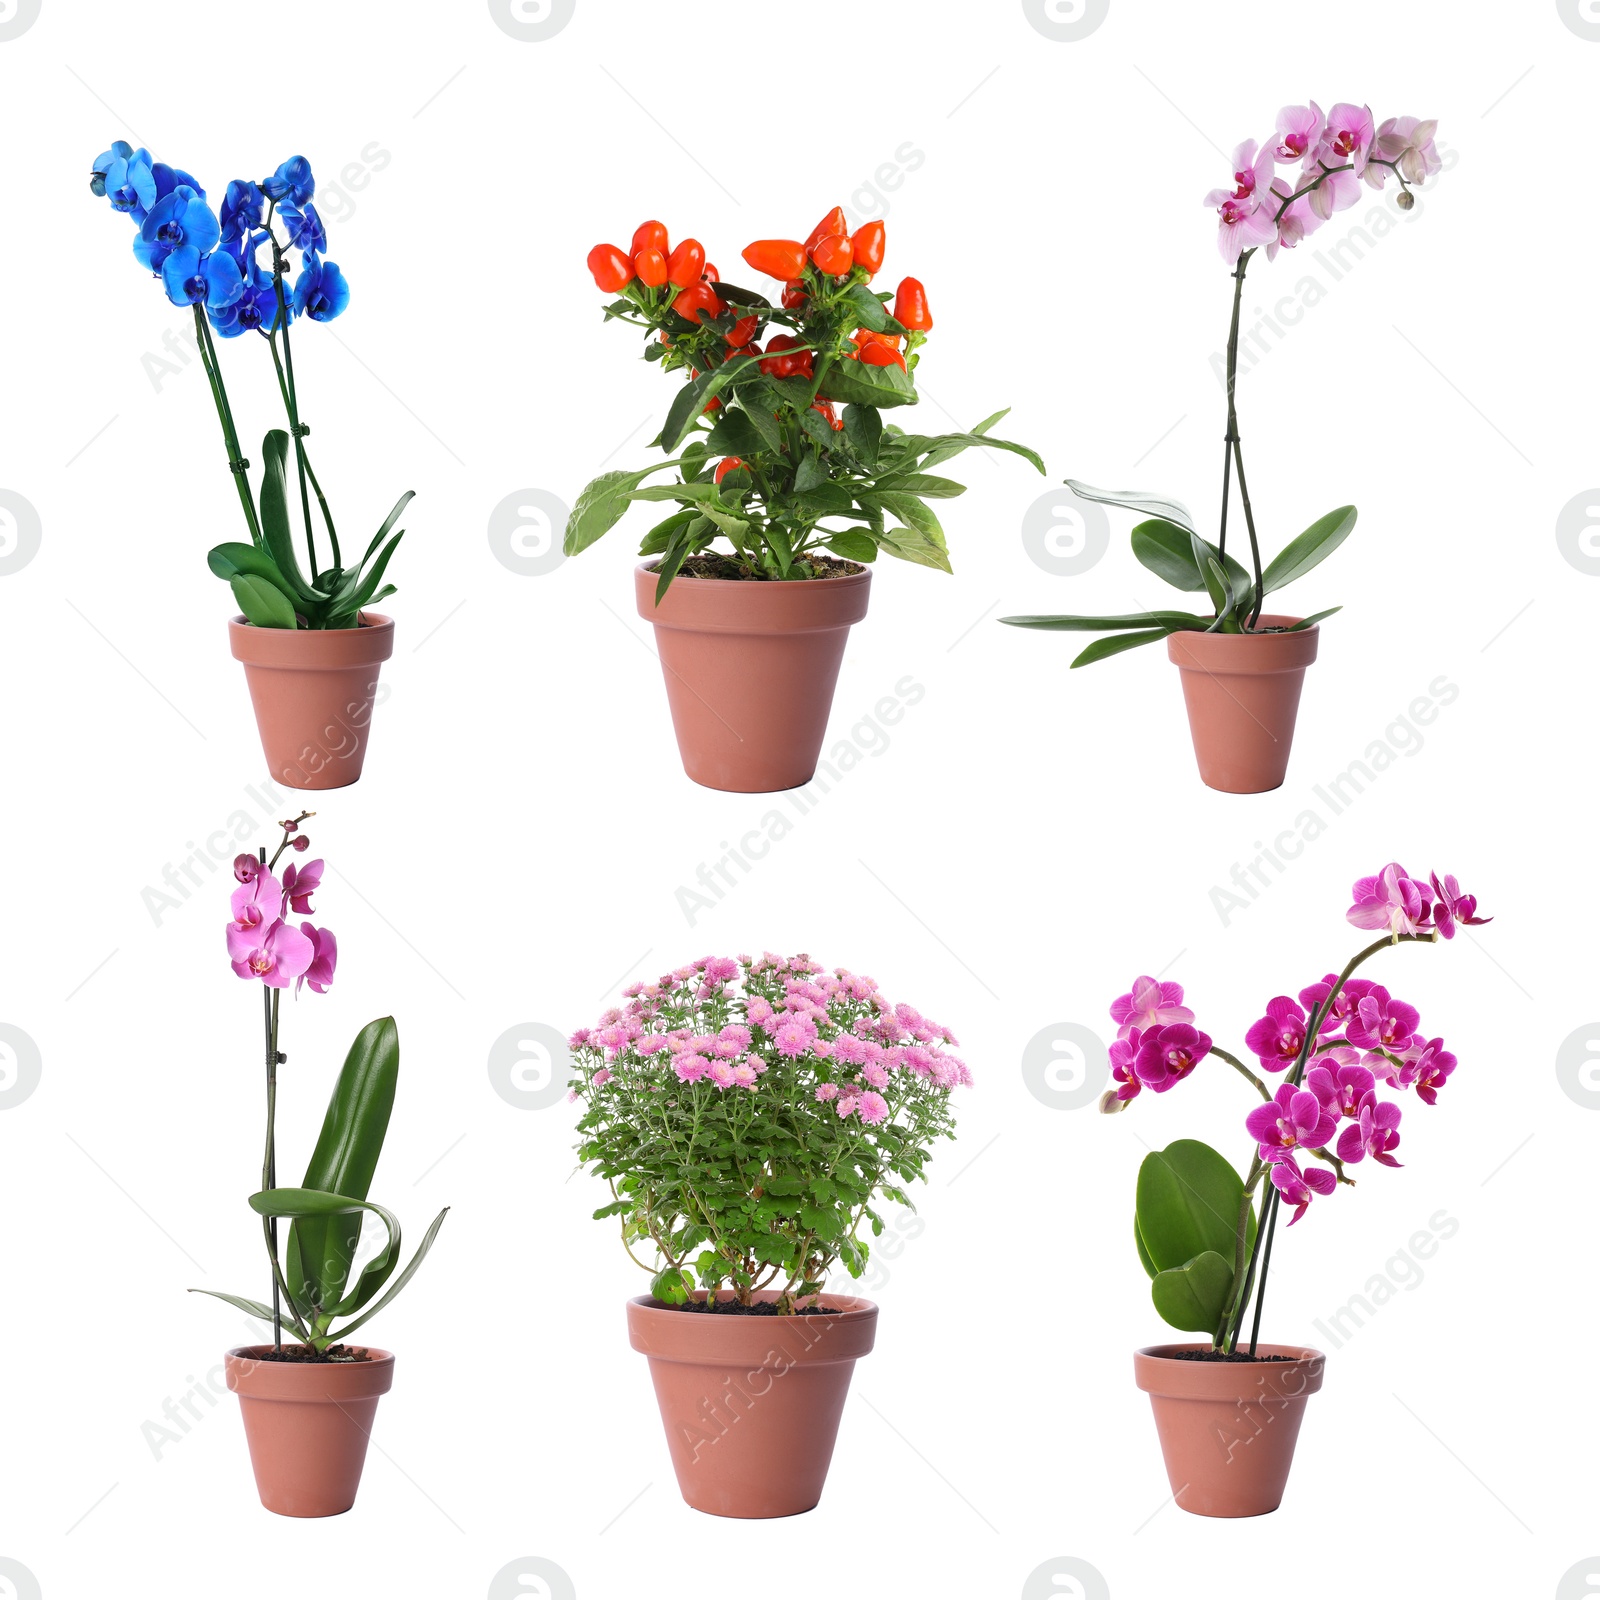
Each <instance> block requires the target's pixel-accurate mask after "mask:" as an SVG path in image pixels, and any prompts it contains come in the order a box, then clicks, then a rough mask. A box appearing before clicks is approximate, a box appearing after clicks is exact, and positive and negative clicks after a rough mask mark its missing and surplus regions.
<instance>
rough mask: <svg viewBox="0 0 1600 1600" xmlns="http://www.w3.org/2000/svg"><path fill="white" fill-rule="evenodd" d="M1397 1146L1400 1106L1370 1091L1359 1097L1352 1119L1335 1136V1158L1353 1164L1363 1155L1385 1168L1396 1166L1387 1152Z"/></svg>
mask: <svg viewBox="0 0 1600 1600" xmlns="http://www.w3.org/2000/svg"><path fill="white" fill-rule="evenodd" d="M1399 1143H1400V1107H1399V1106H1397V1105H1396V1104H1395V1103H1394V1102H1393V1101H1392V1100H1380V1099H1379V1098H1378V1096H1377V1093H1376V1092H1375V1091H1373V1090H1368V1092H1367V1093H1366V1094H1365V1095H1364V1096H1363V1097H1362V1100H1361V1108H1360V1111H1359V1112H1358V1113H1357V1116H1356V1120H1355V1121H1354V1122H1352V1123H1351V1124H1350V1126H1349V1127H1348V1128H1346V1129H1345V1130H1344V1132H1343V1133H1341V1134H1340V1135H1339V1159H1340V1160H1341V1161H1343V1162H1345V1163H1346V1164H1347V1165H1354V1163H1356V1162H1357V1161H1360V1160H1362V1159H1363V1158H1364V1157H1366V1156H1371V1157H1372V1159H1373V1160H1374V1161H1377V1162H1381V1163H1382V1164H1383V1165H1384V1166H1386V1167H1398V1166H1399V1165H1400V1163H1399V1162H1398V1161H1396V1160H1395V1158H1394V1157H1393V1156H1392V1155H1391V1154H1390V1153H1389V1152H1390V1151H1391V1150H1393V1149H1394V1148H1395V1146H1396V1145H1397V1144H1399Z"/></svg>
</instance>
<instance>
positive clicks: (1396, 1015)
mask: <svg viewBox="0 0 1600 1600" xmlns="http://www.w3.org/2000/svg"><path fill="white" fill-rule="evenodd" d="M1421 1020H1422V1016H1421V1013H1420V1012H1419V1011H1418V1010H1417V1008H1416V1007H1415V1006H1412V1005H1407V1004H1406V1002H1405V1001H1404V1000H1396V999H1394V998H1393V996H1391V995H1390V993H1389V991H1388V990H1387V989H1385V988H1384V986H1383V985H1382V984H1381V983H1375V984H1373V986H1372V987H1371V988H1370V989H1369V990H1368V991H1367V993H1366V994H1364V995H1363V996H1362V997H1361V1003H1360V1005H1358V1006H1357V1007H1356V1014H1355V1016H1354V1017H1352V1018H1351V1019H1350V1025H1349V1027H1348V1028H1347V1029H1346V1030H1345V1033H1346V1037H1347V1038H1348V1039H1349V1040H1350V1043H1351V1044H1354V1045H1360V1046H1361V1048H1362V1049H1363V1050H1370V1051H1379V1050H1387V1051H1390V1052H1392V1053H1393V1054H1395V1055H1399V1054H1400V1053H1401V1052H1402V1051H1404V1050H1405V1049H1406V1047H1407V1046H1408V1045H1409V1044H1410V1043H1411V1041H1412V1039H1413V1038H1415V1036H1416V1032H1417V1025H1418V1023H1419V1022H1421Z"/></svg>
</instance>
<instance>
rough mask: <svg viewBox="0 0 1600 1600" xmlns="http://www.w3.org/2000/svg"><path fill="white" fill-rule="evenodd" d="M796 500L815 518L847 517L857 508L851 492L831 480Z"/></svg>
mask: <svg viewBox="0 0 1600 1600" xmlns="http://www.w3.org/2000/svg"><path fill="white" fill-rule="evenodd" d="M795 500H796V502H797V504H799V505H800V506H801V507H802V508H803V509H804V510H806V511H809V512H810V513H811V514H812V516H814V517H847V516H849V515H850V513H851V512H852V511H854V510H855V506H856V503H855V500H854V498H853V497H852V495H851V493H850V491H849V490H848V489H847V488H845V486H844V485H843V484H842V483H838V482H836V481H835V480H833V479H831V478H830V479H827V480H826V481H825V482H822V483H819V484H817V485H816V486H815V487H814V488H811V489H807V490H806V492H805V493H804V494H802V495H796V496H795Z"/></svg>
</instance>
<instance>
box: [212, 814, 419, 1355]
mask: <svg viewBox="0 0 1600 1600" xmlns="http://www.w3.org/2000/svg"><path fill="white" fill-rule="evenodd" d="M311 815H312V813H310V812H302V813H301V814H300V815H299V816H298V817H295V818H292V819H291V820H289V821H286V822H283V823H281V824H280V826H281V827H282V829H283V837H282V839H281V840H280V841H279V843H278V846H277V848H276V850H274V851H273V853H272V854H271V856H270V857H269V856H268V854H267V852H266V850H265V849H263V850H262V851H261V852H260V854H259V855H249V854H245V855H240V856H237V857H236V858H235V859H234V863H233V875H234V877H235V879H236V880H237V881H238V887H237V888H236V889H235V890H234V891H233V894H232V900H231V912H232V915H231V918H230V920H229V923H228V929H227V941H228V959H229V961H230V963H231V965H232V967H233V970H234V972H235V974H236V975H237V976H238V977H240V978H241V979H243V980H244V981H246V982H248V983H258V984H260V986H261V1010H262V1028H263V1035H264V1043H265V1052H266V1101H267V1104H266V1145H265V1151H264V1153H263V1156H262V1163H261V1187H260V1189H259V1190H257V1191H256V1192H255V1193H254V1194H252V1195H251V1196H250V1197H249V1205H250V1209H251V1210H252V1211H254V1212H255V1213H256V1214H257V1215H258V1216H259V1217H260V1218H261V1227H262V1237H263V1240H264V1241H265V1244H266V1248H267V1261H268V1265H269V1268H270V1272H271V1280H272V1287H271V1296H270V1304H264V1303H263V1302H261V1301H259V1300H253V1299H249V1298H246V1297H244V1296H242V1295H234V1294H224V1293H222V1292H221V1291H219V1290H216V1289H201V1290H195V1291H191V1292H194V1293H199V1294H210V1295H215V1296H216V1297H217V1298H218V1299H219V1300H226V1301H227V1302H228V1304H229V1305H233V1306H237V1307H238V1308H239V1309H240V1310H241V1311H246V1312H248V1313H249V1314H250V1315H251V1316H253V1317H259V1318H260V1319H261V1320H262V1321H264V1322H270V1323H271V1324H272V1342H273V1348H274V1350H275V1351H276V1352H278V1353H280V1354H281V1353H282V1351H283V1328H284V1323H285V1322H287V1323H288V1324H289V1326H290V1328H291V1329H292V1330H293V1333H294V1335H295V1336H296V1337H297V1338H298V1339H299V1340H300V1342H301V1345H302V1347H303V1349H302V1350H301V1352H299V1354H300V1355H301V1356H305V1355H306V1353H307V1352H309V1353H310V1354H311V1357H312V1358H313V1359H321V1360H337V1359H341V1358H342V1359H352V1357H351V1356H350V1355H349V1354H348V1353H347V1352H345V1351H344V1350H343V1349H342V1342H343V1341H344V1340H345V1339H347V1338H348V1337H349V1336H350V1335H351V1334H352V1333H354V1332H355V1331H356V1329H357V1328H359V1327H361V1326H362V1325H363V1324H364V1323H366V1322H367V1321H369V1320H370V1319H371V1318H372V1317H374V1316H376V1315H377V1314H378V1312H379V1311H381V1310H382V1309H383V1308H384V1307H385V1306H386V1305H388V1304H389V1302H390V1301H391V1300H393V1299H394V1297H395V1296H396V1295H397V1294H399V1292H400V1291H401V1290H402V1289H403V1288H404V1287H405V1286H406V1285H407V1284H408V1283H409V1282H410V1281H411V1278H412V1275H413V1274H414V1273H415V1272H416V1270H417V1268H418V1267H419V1266H420V1265H421V1264H422V1259H423V1257H424V1256H426V1255H427V1253H428V1251H429V1250H430V1249H431V1248H432V1246H433V1241H434V1237H435V1236H436V1235H437V1234H438V1232H439V1228H440V1225H441V1224H442V1223H443V1222H444V1219H445V1214H446V1212H447V1211H448V1210H449V1207H448V1206H447V1207H445V1210H444V1211H441V1212H440V1213H439V1215H438V1216H437V1217H435V1218H434V1219H433V1223H432V1225H431V1226H430V1227H429V1229H428V1231H427V1233H426V1234H425V1235H424V1236H423V1239H422V1243H421V1245H420V1246H419V1248H418V1249H417V1251H416V1254H415V1255H413V1256H412V1258H411V1260H410V1261H409V1262H407V1263H406V1266H405V1268H404V1269H403V1270H402V1271H401V1272H399V1273H398V1275H397V1274H396V1272H395V1269H396V1267H398V1266H399V1264H400V1255H401V1248H400V1247H401V1237H400V1223H399V1220H398V1219H397V1218H396V1217H395V1215H394V1213H393V1212H392V1211H389V1210H386V1209H385V1208H384V1207H383V1206H380V1205H376V1204H373V1203H372V1202H370V1201H369V1200H368V1199H367V1190H368V1187H369V1186H370V1184H371V1182H372V1178H373V1174H374V1172H375V1171H376V1170H377V1165H378V1158H379V1156H380V1155H381V1154H382V1153H383V1141H384V1138H385V1136H386V1134H387V1133H388V1130H389V1114H390V1112H391V1110H392V1109H393V1107H394V1095H395V1084H396V1080H397V1078H398V1076H399V1070H400V1035H399V1031H398V1030H397V1029H396V1027H395V1023H394V1018H393V1017H380V1018H379V1019H378V1020H377V1021H375V1022H369V1023H368V1024H367V1025H366V1027H364V1028H363V1029H362V1030H361V1032H360V1033H359V1034H357V1035H356V1038H355V1042H354V1043H353V1044H352V1045H351V1046H350V1052H349V1054H348V1055H347V1056H346V1057H345V1062H344V1066H343V1068H342V1069H341V1071H340V1073H339V1076H338V1079H337V1081H336V1082H335V1084H334V1090H333V1096H332V1098H331V1099H330V1101H329V1102H328V1110H327V1115H326V1116H325V1118H324V1119H323V1124H322V1132H321V1135H320V1137H319V1138H318V1140H317V1144H316V1148H315V1150H314V1151H313V1152H312V1156H311V1160H310V1163H309V1164H308V1166H307V1167H306V1173H305V1177H304V1179H303V1180H302V1181H301V1184H300V1186H299V1187H298V1188H282V1189H280V1188H279V1187H278V1155H277V1109H278V1068H279V1067H280V1066H282V1065H283V1064H284V1063H285V1062H286V1061H287V1060H288V1057H287V1056H286V1055H285V1054H284V1053H283V1052H282V1051H281V1050H280V1049H279V1048H278V1043H279V1023H280V1013H281V1009H282V1001H283V997H284V994H285V993H286V992H287V991H288V990H290V989H291V988H292V989H293V991H294V994H295V995H296V997H298V996H299V994H300V993H301V991H302V990H303V989H309V990H310V991H311V992H312V993H313V994H326V993H327V992H328V988H329V986H330V985H331V984H332V983H333V977H334V969H335V966H336V965H337V962H338V955H339V947H338V941H337V940H336V939H335V937H334V935H333V934H332V932H331V931H329V930H328V929H327V928H324V927H321V926H318V925H316V924H313V923H312V922H311V921H310V920H309V917H310V916H311V915H312V914H313V907H312V904H311V900H312V896H313V895H315V894H316V893H318V892H319V891H320V889H321V887H322V877H323V871H324V863H323V862H322V861H321V860H313V861H308V862H306V863H305V864H304V865H300V864H298V863H296V862H293V861H291V862H290V863H289V864H288V865H287V866H286V867H285V868H284V870H283V872H282V873H281V874H280V873H279V872H277V870H276V868H277V866H278V862H279V861H280V860H281V859H282V857H283V856H284V855H285V854H286V853H288V852H294V853H297V854H300V853H304V851H305V850H306V849H307V848H308V847H309V845H310V839H309V837H308V836H307V835H306V834H305V833H304V832H303V831H302V829H301V826H300V825H301V823H303V822H305V821H306V819H307V818H308V817H310V816H311ZM297 918H304V919H306V920H300V921H298V922H297V920H296V919H297ZM366 1215H371V1216H375V1217H377V1218H378V1220H379V1221H380V1222H381V1223H382V1224H383V1229H384V1240H383V1244H382V1246H381V1247H380V1248H379V1249H378V1251H377V1252H376V1253H375V1254H374V1255H372V1256H371V1257H370V1259H368V1260H367V1261H366V1262H365V1263H364V1264H363V1265H362V1267H361V1268H360V1270H359V1271H357V1270H356V1269H355V1260H356V1255H357V1248H358V1245H359V1243H360V1238H361V1223H362V1219H363V1217H364V1216H366ZM280 1219H288V1220H289V1222H290V1228H289V1236H288V1243H287V1248H286V1250H285V1251H284V1252H283V1253H282V1256H281V1258H280V1254H279V1249H278V1223H279V1220H280ZM391 1280H392V1281H391ZM380 1291H382V1293H381V1294H380ZM338 1318H348V1319H349V1320H348V1321H346V1322H344V1323H343V1324H342V1325H341V1326H339V1327H338V1328H335V1327H334V1326H333V1324H334V1322H335V1320H336V1319H338Z"/></svg>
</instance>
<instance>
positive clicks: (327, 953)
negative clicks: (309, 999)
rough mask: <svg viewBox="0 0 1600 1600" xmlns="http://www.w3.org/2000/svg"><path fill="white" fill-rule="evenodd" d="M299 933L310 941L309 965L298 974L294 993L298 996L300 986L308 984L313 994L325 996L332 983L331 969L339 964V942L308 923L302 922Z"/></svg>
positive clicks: (329, 934) (324, 930) (325, 930)
mask: <svg viewBox="0 0 1600 1600" xmlns="http://www.w3.org/2000/svg"><path fill="white" fill-rule="evenodd" d="M300 931H301V933H303V934H304V935H305V936H306V938H307V939H309V940H310V941H311V963H310V965H309V966H308V967H307V968H306V970H305V971H304V972H302V973H301V974H300V977H299V979H298V981H297V982H296V983H295V986H294V992H295V993H296V994H299V992H300V985H301V984H302V983H309V984H310V985H311V988H312V992H313V993H315V994H326V993H327V992H328V986H329V985H330V984H331V983H332V982H333V969H334V968H335V967H336V966H337V965H338V963H339V941H338V940H337V939H335V938H334V936H333V935H332V934H331V933H330V932H329V931H328V930H327V929H326V928H317V927H313V926H312V925H311V923H309V922H302V923H301V924H300Z"/></svg>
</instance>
